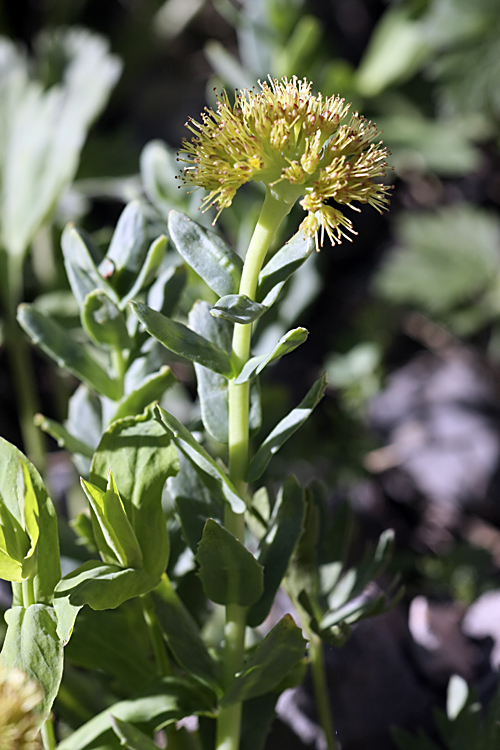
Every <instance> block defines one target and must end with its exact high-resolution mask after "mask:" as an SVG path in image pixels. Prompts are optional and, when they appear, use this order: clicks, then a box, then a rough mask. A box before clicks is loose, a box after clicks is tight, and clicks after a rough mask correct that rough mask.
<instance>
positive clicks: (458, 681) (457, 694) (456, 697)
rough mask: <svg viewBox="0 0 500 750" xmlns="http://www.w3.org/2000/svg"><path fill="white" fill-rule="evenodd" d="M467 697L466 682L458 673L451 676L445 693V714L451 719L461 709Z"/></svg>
mask: <svg viewBox="0 0 500 750" xmlns="http://www.w3.org/2000/svg"><path fill="white" fill-rule="evenodd" d="M468 697H469V687H468V685H467V682H466V681H465V680H464V678H463V677H461V676H460V675H458V674H454V675H452V676H451V678H450V681H449V683H448V690H447V693H446V716H447V717H448V719H450V720H451V721H453V720H454V719H456V718H457V716H458V714H459V713H460V712H461V711H462V709H463V708H464V706H465V705H466V703H467V698H468Z"/></svg>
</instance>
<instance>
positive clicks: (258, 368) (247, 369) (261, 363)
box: [234, 328, 309, 384]
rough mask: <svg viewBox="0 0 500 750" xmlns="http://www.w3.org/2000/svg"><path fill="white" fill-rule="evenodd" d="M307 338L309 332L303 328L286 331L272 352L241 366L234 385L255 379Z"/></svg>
mask: <svg viewBox="0 0 500 750" xmlns="http://www.w3.org/2000/svg"><path fill="white" fill-rule="evenodd" d="M308 336H309V331H307V330H306V329H305V328H294V329H293V330H292V331H288V333H285V335H284V336H282V337H281V338H280V340H279V341H278V343H277V344H276V346H275V347H274V349H273V350H272V352H269V354H261V355H259V356H258V357H252V358H251V359H249V360H248V362H247V363H246V364H245V365H243V368H242V370H241V372H240V374H239V375H238V377H237V378H236V379H235V381H234V382H235V383H237V384H241V383H246V382H247V381H248V380H251V379H252V378H255V377H257V375H259V373H261V372H262V370H263V369H264V367H266V366H267V365H268V364H270V363H271V362H276V361H277V360H278V359H281V357H284V356H285V354H289V353H290V352H293V350H294V349H296V348H297V347H298V346H300V345H301V344H303V343H304V341H305V340H306V339H307V337H308Z"/></svg>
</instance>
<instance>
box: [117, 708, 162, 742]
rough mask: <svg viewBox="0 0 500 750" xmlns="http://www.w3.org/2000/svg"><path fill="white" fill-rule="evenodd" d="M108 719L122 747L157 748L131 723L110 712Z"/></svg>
mask: <svg viewBox="0 0 500 750" xmlns="http://www.w3.org/2000/svg"><path fill="white" fill-rule="evenodd" d="M109 720H110V723H111V727H112V729H113V732H114V733H115V734H116V736H117V737H118V739H119V740H120V745H123V747H126V748H128V750H158V745H156V744H155V743H154V742H153V740H152V739H151V738H150V737H148V736H147V734H144V732H141V730H140V729H137V727H135V726H134V725H133V724H130V723H129V722H128V721H122V720H121V719H117V718H116V717H115V716H113V714H112V713H111V712H110V713H109Z"/></svg>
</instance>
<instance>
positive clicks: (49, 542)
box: [0, 438, 61, 604]
mask: <svg viewBox="0 0 500 750" xmlns="http://www.w3.org/2000/svg"><path fill="white" fill-rule="evenodd" d="M0 465H1V467H2V471H1V472H0V498H1V500H0V502H1V503H2V504H3V505H4V506H5V508H6V509H7V510H8V511H9V513H10V514H11V515H12V516H13V517H14V518H15V519H16V520H17V522H18V524H19V525H20V526H21V527H22V528H24V529H28V535H29V528H31V534H33V535H34V534H35V532H34V530H33V524H34V523H36V526H37V529H38V531H37V541H36V575H35V579H34V588H35V599H36V601H37V603H41V604H50V603H51V602H52V594H53V591H54V587H55V585H56V583H57V582H58V581H59V579H60V577H61V566H60V560H59V539H58V534H57V518H56V513H55V510H54V506H53V505H52V502H51V500H50V498H49V497H48V495H47V490H46V489H45V486H44V484H43V482H42V479H41V477H40V475H39V473H38V472H37V470H36V469H35V467H34V466H33V464H31V463H30V462H29V461H28V459H27V458H26V457H25V456H23V454H22V453H21V452H20V451H19V450H18V449H17V448H15V447H14V446H13V445H11V444H10V443H8V442H7V441H6V440H4V439H3V438H0ZM25 497H26V498H27V506H26V507H22V505H21V503H22V504H23V506H24V503H25ZM35 505H36V507H35ZM27 512H28V513H29V515H30V519H29V520H28V519H27V518H26V513H27ZM36 516H37V518H36ZM28 524H29V526H28Z"/></svg>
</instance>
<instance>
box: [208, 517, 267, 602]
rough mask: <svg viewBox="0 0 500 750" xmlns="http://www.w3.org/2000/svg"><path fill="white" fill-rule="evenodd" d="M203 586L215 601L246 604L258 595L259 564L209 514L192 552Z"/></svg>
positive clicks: (260, 590)
mask: <svg viewBox="0 0 500 750" xmlns="http://www.w3.org/2000/svg"><path fill="white" fill-rule="evenodd" d="M196 561H197V563H198V565H199V570H198V575H199V576H200V578H201V582H202V584H203V590H204V591H205V594H206V595H207V597H208V598H209V599H211V600H212V601H213V602H216V603H217V604H239V606H240V607H248V606H249V605H250V604H254V603H255V602H256V601H258V600H259V599H260V597H261V596H262V592H263V589H264V583H263V568H262V565H259V563H258V562H257V561H256V560H255V557H254V556H253V555H252V553H251V552H249V551H248V550H247V549H246V547H244V546H243V544H242V543H241V542H240V541H238V539H236V537H235V536H233V534H231V533H230V532H229V531H227V530H226V529H225V528H224V526H222V525H221V524H219V523H217V521H214V520H212V519H211V518H209V519H208V521H207V522H206V524H205V527H204V529H203V534H202V537H201V541H200V543H199V545H198V551H197V553H196Z"/></svg>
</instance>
